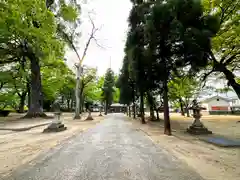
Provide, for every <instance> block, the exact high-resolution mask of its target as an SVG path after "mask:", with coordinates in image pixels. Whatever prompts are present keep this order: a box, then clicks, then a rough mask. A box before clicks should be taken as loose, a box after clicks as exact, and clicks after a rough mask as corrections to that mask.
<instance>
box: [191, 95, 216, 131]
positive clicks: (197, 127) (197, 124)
mask: <svg viewBox="0 0 240 180" xmlns="http://www.w3.org/2000/svg"><path fill="white" fill-rule="evenodd" d="M189 109H192V110H193V117H194V118H195V119H194V122H193V124H192V125H191V126H190V127H188V128H187V132H188V133H190V134H194V135H201V134H212V131H209V130H208V129H207V128H206V127H205V126H204V125H203V123H202V122H201V121H200V118H201V116H202V114H201V113H200V112H201V110H202V109H205V108H203V107H200V106H199V103H198V102H197V100H193V105H192V107H191V108H189Z"/></svg>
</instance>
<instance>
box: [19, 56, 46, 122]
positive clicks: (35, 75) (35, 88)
mask: <svg viewBox="0 0 240 180" xmlns="http://www.w3.org/2000/svg"><path fill="white" fill-rule="evenodd" d="M28 58H29V59H30V69H31V103H30V108H29V109H28V112H27V114H26V115H25V116H24V117H23V118H35V117H47V115H46V114H45V113H44V112H43V95H42V83H41V73H40V65H39V60H38V59H37V57H36V56H35V54H34V53H29V54H28Z"/></svg>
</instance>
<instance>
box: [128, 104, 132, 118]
mask: <svg viewBox="0 0 240 180" xmlns="http://www.w3.org/2000/svg"><path fill="white" fill-rule="evenodd" d="M128 115H129V117H131V116H132V113H131V106H130V105H129V106H128Z"/></svg>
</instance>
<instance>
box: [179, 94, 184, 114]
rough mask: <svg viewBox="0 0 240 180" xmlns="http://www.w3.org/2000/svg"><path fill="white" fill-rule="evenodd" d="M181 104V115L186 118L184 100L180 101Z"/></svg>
mask: <svg viewBox="0 0 240 180" xmlns="http://www.w3.org/2000/svg"><path fill="white" fill-rule="evenodd" d="M179 103H180V108H181V115H182V116H185V113H184V108H183V101H182V98H180V99H179Z"/></svg>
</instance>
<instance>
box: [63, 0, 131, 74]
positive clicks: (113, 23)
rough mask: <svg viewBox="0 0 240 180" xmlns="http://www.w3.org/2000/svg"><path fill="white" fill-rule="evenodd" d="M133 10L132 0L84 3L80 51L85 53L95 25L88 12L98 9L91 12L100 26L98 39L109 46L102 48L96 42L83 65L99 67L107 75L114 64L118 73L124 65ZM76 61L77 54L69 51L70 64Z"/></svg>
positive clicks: (103, 44) (95, 0) (91, 45)
mask: <svg viewBox="0 0 240 180" xmlns="http://www.w3.org/2000/svg"><path fill="white" fill-rule="evenodd" d="M130 9H131V2H130V0H121V1H120V0H118V1H114V0H89V1H88V2H87V4H85V5H82V10H83V12H82V14H81V19H82V21H83V23H82V25H81V27H80V29H81V33H82V36H81V38H80V39H79V49H78V50H79V52H80V54H81V55H82V53H83V49H84V46H85V44H86V41H87V40H88V37H89V34H90V31H91V28H92V26H91V23H90V21H89V18H88V13H89V12H92V11H94V13H95V14H93V13H91V17H92V19H93V21H94V23H95V26H96V27H99V28H100V30H99V31H98V32H97V34H96V39H97V40H98V44H100V45H101V46H103V47H104V48H105V49H102V48H100V47H99V46H98V45H96V43H95V42H94V41H92V42H91V44H90V46H89V49H88V51H87V55H86V57H85V59H84V62H83V64H85V65H89V66H92V67H97V68H98V74H99V75H103V74H104V73H105V71H106V69H107V68H109V67H110V66H111V68H112V69H113V71H114V72H115V73H118V72H119V69H120V68H121V65H122V60H123V56H124V53H123V49H124V45H125V40H126V34H127V28H128V23H127V18H128V15H129V12H130ZM110 59H111V63H110ZM75 62H77V57H76V55H75V53H74V52H71V51H68V52H67V63H68V65H69V66H70V67H72V66H73V65H74V63H75Z"/></svg>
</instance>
